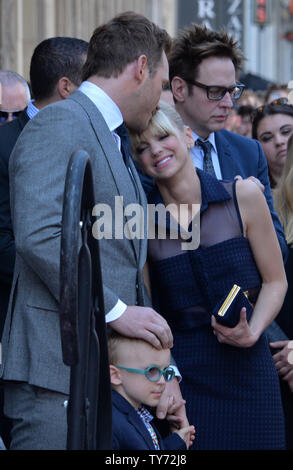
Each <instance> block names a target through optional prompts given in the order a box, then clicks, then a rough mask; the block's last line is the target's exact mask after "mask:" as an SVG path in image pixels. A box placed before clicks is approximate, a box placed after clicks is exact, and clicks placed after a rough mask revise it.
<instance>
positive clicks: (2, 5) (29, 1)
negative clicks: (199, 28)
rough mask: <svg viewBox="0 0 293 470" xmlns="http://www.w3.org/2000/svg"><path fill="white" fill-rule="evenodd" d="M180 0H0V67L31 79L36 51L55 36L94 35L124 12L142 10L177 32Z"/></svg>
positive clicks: (79, 36) (87, 38)
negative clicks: (176, 16) (99, 28)
mask: <svg viewBox="0 0 293 470" xmlns="http://www.w3.org/2000/svg"><path fill="white" fill-rule="evenodd" d="M176 3H177V0H160V1H158V0H0V68H1V69H9V70H14V71H16V72H18V73H20V74H21V75H22V76H23V77H25V78H26V79H27V80H28V73H29V63H30V58H31V56H32V53H33V50H34V48H35V47H36V45H37V44H38V43H40V42H41V41H42V40H43V39H46V38H49V37H53V36H71V37H78V38H80V39H84V40H86V41H88V40H89V38H90V37H91V35H92V33H93V31H94V29H95V28H96V27H97V26H99V25H100V24H102V23H104V22H106V21H108V20H109V19H110V18H112V17H113V16H114V15H116V14H117V13H121V12H122V11H128V10H132V11H136V12H137V13H142V14H144V15H145V16H147V17H148V18H150V19H152V20H153V21H155V22H156V23H157V24H159V25H160V26H162V27H164V28H165V29H167V30H168V31H169V33H170V34H171V35H174V33H175V27H176V26H175V24H176V19H175V16H174V14H175V12H176V9H175V8H174V5H175V4H176Z"/></svg>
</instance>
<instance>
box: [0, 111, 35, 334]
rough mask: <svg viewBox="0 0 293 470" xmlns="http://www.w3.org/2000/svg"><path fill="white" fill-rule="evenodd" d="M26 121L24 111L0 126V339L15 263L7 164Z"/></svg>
mask: <svg viewBox="0 0 293 470" xmlns="http://www.w3.org/2000/svg"><path fill="white" fill-rule="evenodd" d="M28 121H29V117H28V115H27V113H26V110H24V111H23V113H22V114H21V115H20V116H19V117H18V119H15V120H14V121H12V122H8V123H7V124H4V125H3V126H0V338H1V336H2V330H3V325H4V320H5V316H6V312H7V306H8V301H9V294H10V289H11V284H12V277H13V268H14V261H15V245H14V237H13V232H12V224H11V215H10V197H9V175H8V164H9V157H10V154H11V152H12V149H13V147H14V145H15V143H16V141H17V139H18V136H19V135H20V133H21V131H22V129H23V128H24V126H25V125H26V123H27V122H28Z"/></svg>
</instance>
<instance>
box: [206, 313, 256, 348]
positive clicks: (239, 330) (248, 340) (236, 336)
mask: <svg viewBox="0 0 293 470" xmlns="http://www.w3.org/2000/svg"><path fill="white" fill-rule="evenodd" d="M211 325H212V328H213V330H214V334H215V335H216V337H217V339H218V341H219V343H225V344H230V345H231V346H236V347H239V348H250V347H251V346H253V345H254V344H255V343H256V342H257V340H258V338H259V335H257V334H256V333H254V332H253V331H252V330H251V328H250V326H249V324H248V323H247V320H246V308H245V307H244V308H242V309H241V311H240V319H239V322H238V323H237V325H236V326H234V328H228V327H227V326H224V325H221V324H220V323H218V322H217V320H216V319H215V317H214V316H212V321H211Z"/></svg>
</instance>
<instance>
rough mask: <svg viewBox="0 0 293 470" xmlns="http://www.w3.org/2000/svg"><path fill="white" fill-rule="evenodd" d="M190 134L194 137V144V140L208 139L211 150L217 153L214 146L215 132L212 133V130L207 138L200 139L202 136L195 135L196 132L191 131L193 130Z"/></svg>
mask: <svg viewBox="0 0 293 470" xmlns="http://www.w3.org/2000/svg"><path fill="white" fill-rule="evenodd" d="M192 135H193V138H194V144H196V141H197V140H198V139H200V140H205V141H208V142H210V143H211V144H212V146H213V150H214V151H215V152H216V153H217V147H216V140H215V133H214V132H212V133H211V134H210V135H209V137H208V139H202V137H199V135H197V134H196V133H195V132H193V131H192Z"/></svg>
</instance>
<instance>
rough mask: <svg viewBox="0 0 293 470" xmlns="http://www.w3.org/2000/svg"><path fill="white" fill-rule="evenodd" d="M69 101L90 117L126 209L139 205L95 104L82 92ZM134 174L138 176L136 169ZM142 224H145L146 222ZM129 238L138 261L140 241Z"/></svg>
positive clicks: (122, 162)
mask: <svg viewBox="0 0 293 470" xmlns="http://www.w3.org/2000/svg"><path fill="white" fill-rule="evenodd" d="M67 99H72V100H74V101H76V102H78V103H79V104H80V106H82V108H83V109H84V111H85V112H86V114H87V115H88V117H89V120H90V122H91V125H92V127H93V129H94V131H95V134H96V137H97V140H98V141H99V143H100V145H101V148H102V149H103V152H104V155H105V158H106V160H107V161H108V164H109V167H110V170H111V173H112V176H113V180H114V181H115V184H116V187H117V192H118V194H119V195H120V196H123V206H124V209H125V207H126V206H129V205H130V204H133V203H134V202H137V204H139V202H140V201H139V200H137V198H136V194H135V189H134V187H133V183H132V181H131V177H130V175H129V173H128V170H127V168H126V166H125V164H124V161H123V158H122V156H121V154H120V152H119V150H118V147H117V145H116V143H115V142H113V141H114V138H113V135H112V133H111V132H110V130H109V128H108V126H107V124H106V122H105V120H104V118H103V116H102V114H101V113H100V111H99V110H98V109H97V107H96V106H95V105H94V104H93V102H92V101H91V100H90V99H89V98H88V97H87V96H86V95H85V94H84V93H82V92H79V91H76V92H74V93H73V94H72V95H71V96H70V97H69V98H67ZM91 157H92V156H91ZM134 173H135V174H136V171H135V169H134ZM136 180H137V178H136ZM137 187H138V192H139V198H140V199H141V200H143V189H142V187H141V185H139V186H137ZM97 202H98V201H97ZM124 218H125V220H126V222H129V221H130V220H131V219H132V217H131V216H130V215H128V216H124ZM140 222H141V223H142V224H144V221H140ZM126 230H127V228H126V227H125V231H126ZM128 238H129V239H130V240H131V242H132V244H133V246H134V250H135V255H136V258H137V260H138V259H139V252H140V240H139V239H137V238H133V237H131V235H129V236H128Z"/></svg>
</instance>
